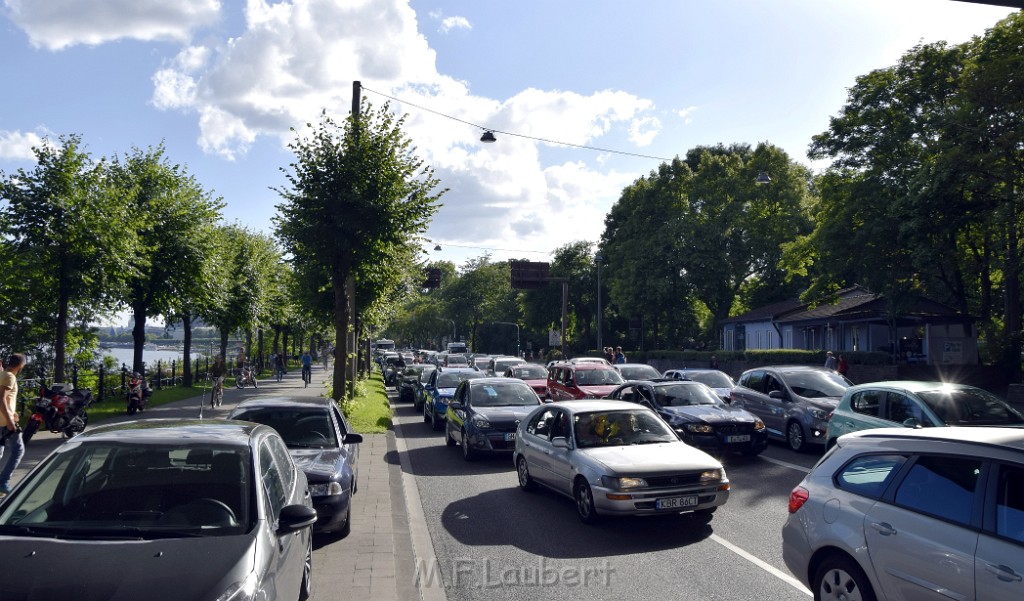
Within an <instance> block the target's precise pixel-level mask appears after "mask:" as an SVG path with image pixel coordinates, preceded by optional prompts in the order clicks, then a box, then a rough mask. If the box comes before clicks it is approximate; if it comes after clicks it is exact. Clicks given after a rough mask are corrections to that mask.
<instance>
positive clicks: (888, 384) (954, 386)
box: [849, 380, 978, 392]
mask: <svg viewBox="0 0 1024 601" xmlns="http://www.w3.org/2000/svg"><path fill="white" fill-rule="evenodd" d="M872 388H898V389H901V390H906V391H909V392H926V391H929V390H941V389H946V390H978V388H977V387H976V386H969V385H967V384H959V383H956V382H927V381H924V380H887V381H883V382H869V383H867V384H857V385H856V386H851V387H850V388H849V390H850V391H851V392H856V391H858V390H865V389H872Z"/></svg>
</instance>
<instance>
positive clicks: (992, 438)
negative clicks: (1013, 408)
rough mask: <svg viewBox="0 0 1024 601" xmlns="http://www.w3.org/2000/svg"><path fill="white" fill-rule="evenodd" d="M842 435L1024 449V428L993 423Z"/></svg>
mask: <svg viewBox="0 0 1024 601" xmlns="http://www.w3.org/2000/svg"><path fill="white" fill-rule="evenodd" d="M842 438H844V439H847V440H848V441H851V440H863V441H864V442H865V443H867V444H873V441H875V440H877V439H880V438H884V439H890V440H892V439H903V440H934V441H942V442H969V443H981V444H989V445H997V446H1002V447H1009V448H1013V449H1016V450H1019V451H1022V452H1024V428H1020V427H993V426H958V427H956V428H875V429H871V430H860V431H858V432H851V433H850V434H846V435H844V436H843V437H842Z"/></svg>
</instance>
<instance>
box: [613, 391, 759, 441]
mask: <svg viewBox="0 0 1024 601" xmlns="http://www.w3.org/2000/svg"><path fill="white" fill-rule="evenodd" d="M608 398H610V399H618V400H621V401H629V402H633V403H638V404H640V405H644V406H645V407H650V408H651V409H654V410H655V411H657V412H658V415H660V416H661V417H662V419H664V420H665V421H666V422H667V423H668V425H669V426H671V428H672V429H673V430H675V431H676V433H677V434H679V436H680V438H682V439H683V441H684V442H686V443H687V444H689V445H690V446H694V447H697V448H699V449H701V450H703V451H707V452H710V453H713V454H718V455H721V454H724V453H729V452H739V453H742V454H744V455H748V456H753V455H757V454H759V453H760V452H761V451H763V450H765V448H766V447H767V446H768V431H767V430H766V429H765V426H764V422H762V421H761V420H760V419H758V418H757V417H755V416H753V415H751V414H750V413H748V412H747V411H744V410H743V409H739V408H736V407H732V406H730V405H726V404H725V403H723V402H722V399H720V398H719V397H718V395H716V394H715V392H714V391H713V390H712V389H711V388H710V387H708V386H707V385H705V384H701V383H700V382H691V381H658V382H650V381H644V382H626V383H625V384H623V385H622V386H619V387H618V388H616V389H615V390H614V391H613V392H612V393H611V394H609V395H608Z"/></svg>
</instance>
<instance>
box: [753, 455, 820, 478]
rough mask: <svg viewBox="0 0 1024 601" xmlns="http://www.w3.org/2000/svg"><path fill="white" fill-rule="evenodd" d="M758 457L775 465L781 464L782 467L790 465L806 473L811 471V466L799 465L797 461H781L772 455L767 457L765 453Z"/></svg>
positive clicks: (793, 468)
mask: <svg viewBox="0 0 1024 601" xmlns="http://www.w3.org/2000/svg"><path fill="white" fill-rule="evenodd" d="M758 459H760V460H761V461H767V462H768V463H774V464H775V465H781V466H782V467H788V468H789V469H791V470H796V471H798V472H803V473H805V474H809V473H811V468H809V467H804V466H802V465H797V464H795V463H789V462H788V461H779V460H778V459H772V458H771V457H765V456H764V455H761V456H760V457H758Z"/></svg>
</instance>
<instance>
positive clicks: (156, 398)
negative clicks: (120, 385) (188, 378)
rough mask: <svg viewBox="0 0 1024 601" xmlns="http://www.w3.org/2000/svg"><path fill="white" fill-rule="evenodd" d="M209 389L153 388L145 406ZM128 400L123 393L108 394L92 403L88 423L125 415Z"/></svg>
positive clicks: (96, 422)
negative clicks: (116, 394)
mask: <svg viewBox="0 0 1024 601" xmlns="http://www.w3.org/2000/svg"><path fill="white" fill-rule="evenodd" d="M208 391H209V389H208V388H203V387H201V386H193V387H185V386H175V387H173V388H164V389H163V390H153V396H151V397H149V400H148V401H146V408H152V407H159V406H160V405H163V404H166V403H173V402H174V401H180V400H181V399H187V398H191V397H195V396H199V395H201V394H203V393H204V392H206V393H207V394H208ZM127 407H128V402H127V401H126V400H125V398H124V396H123V395H118V396H110V397H107V398H105V399H103V402H101V403H93V404H92V405H90V406H89V423H90V424H99V423H102V422H103V421H104V420H107V419H109V418H111V417H114V416H116V415H125V411H126V409H127Z"/></svg>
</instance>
